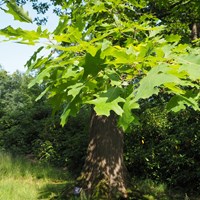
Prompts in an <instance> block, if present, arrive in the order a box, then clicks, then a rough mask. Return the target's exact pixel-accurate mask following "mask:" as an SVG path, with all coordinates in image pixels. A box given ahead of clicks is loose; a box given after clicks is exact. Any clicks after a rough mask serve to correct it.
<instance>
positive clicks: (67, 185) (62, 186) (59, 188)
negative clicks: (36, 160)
mask: <svg viewBox="0 0 200 200" xmlns="http://www.w3.org/2000/svg"><path fill="white" fill-rule="evenodd" d="M74 184H75V183H74V181H71V182H70V181H69V182H64V183H50V184H46V185H45V186H44V187H42V188H41V189H40V191H39V196H38V199H42V200H44V199H48V200H66V199H68V200H70V199H71V200H72V199H76V198H75V196H74V194H73V189H74Z"/></svg>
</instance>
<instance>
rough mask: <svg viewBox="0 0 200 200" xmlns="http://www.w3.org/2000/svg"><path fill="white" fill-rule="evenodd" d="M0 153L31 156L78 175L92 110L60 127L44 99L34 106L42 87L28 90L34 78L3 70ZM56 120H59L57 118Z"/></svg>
mask: <svg viewBox="0 0 200 200" xmlns="http://www.w3.org/2000/svg"><path fill="white" fill-rule="evenodd" d="M0 75H1V79H0V80H1V81H2V84H1V88H0V91H1V98H0V104H1V110H0V149H5V150H6V151H9V152H11V153H12V154H15V155H18V154H23V155H27V154H31V155H33V156H35V157H36V158H38V159H39V160H40V161H41V162H42V163H48V164H53V165H56V166H62V167H67V168H68V169H71V170H73V171H74V172H76V173H78V172H79V171H80V169H81V168H82V166H83V162H84V157H85V152H86V145H87V138H88V137H87V129H88V124H89V123H88V120H89V114H90V110H89V109H88V108H84V109H83V110H82V111H81V112H80V114H79V115H78V116H77V118H76V119H74V118H71V119H70V120H69V123H68V126H66V127H65V128H62V127H60V125H59V119H58V117H57V115H56V116H55V117H54V118H53V117H52V116H51V112H52V111H51V109H50V107H49V105H48V102H47V100H46V98H45V97H43V98H42V99H41V100H40V101H37V102H35V97H36V96H37V95H39V94H40V92H41V89H42V86H40V87H36V86H35V87H33V88H31V89H28V87H27V85H28V83H29V82H30V80H32V79H33V78H32V77H30V76H27V75H26V74H20V73H19V72H16V73H14V74H12V75H9V74H7V73H6V71H4V70H1V71H0ZM56 117H57V118H56Z"/></svg>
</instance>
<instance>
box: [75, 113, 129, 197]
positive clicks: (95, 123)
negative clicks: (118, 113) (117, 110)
mask: <svg viewBox="0 0 200 200" xmlns="http://www.w3.org/2000/svg"><path fill="white" fill-rule="evenodd" d="M126 172H127V171H126V167H125V165H124V161H123V132H122V131H121V130H120V129H119V128H118V127H117V122H116V117H115V114H114V113H111V115H110V116H109V117H105V116H97V115H96V114H95V112H93V113H92V117H91V125H90V142H89V145H88V150H87V157H86V161H85V165H84V169H83V172H82V174H81V176H80V177H79V185H80V187H81V188H82V189H83V191H84V192H85V194H86V196H88V197H91V198H92V199H115V198H117V199H118V198H119V197H124V198H126V197H127V190H126Z"/></svg>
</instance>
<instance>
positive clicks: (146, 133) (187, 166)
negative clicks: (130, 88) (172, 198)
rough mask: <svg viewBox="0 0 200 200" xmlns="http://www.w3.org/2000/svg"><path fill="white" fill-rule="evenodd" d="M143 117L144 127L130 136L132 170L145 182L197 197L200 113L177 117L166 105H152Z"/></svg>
mask: <svg viewBox="0 0 200 200" xmlns="http://www.w3.org/2000/svg"><path fill="white" fill-rule="evenodd" d="M154 101H155V102H157V103H158V101H156V100H154ZM147 105H148V103H147ZM147 105H146V106H147ZM139 115H140V119H141V121H140V122H141V124H140V125H139V126H137V127H135V126H133V127H132V129H131V130H129V131H130V132H129V133H128V134H127V135H126V140H125V160H126V165H127V167H128V170H129V171H130V172H131V173H132V174H133V175H134V176H137V177H138V176H139V177H140V178H141V179H143V178H144V179H146V178H147V179H152V180H155V181H158V182H165V183H167V185H168V187H169V188H172V189H173V188H176V187H179V188H182V189H183V190H184V191H185V192H189V193H196V192H197V191H198V190H199V186H200V185H199V182H198V181H197V180H198V179H199V173H198V171H199V168H200V165H199V162H198V158H197V157H198V154H199V153H198V152H199V151H200V149H199V137H200V135H199V134H200V132H199V130H200V129H199V128H200V123H199V117H200V116H199V112H196V111H194V110H192V109H191V108H188V109H186V110H185V111H181V112H180V113H179V114H178V115H177V114H176V115H175V114H173V113H168V112H166V109H165V108H164V107H163V105H161V106H158V105H157V106H153V107H152V104H149V105H148V106H147V107H146V108H145V109H144V110H143V111H142V112H141V113H140V114H139ZM138 133H140V134H138Z"/></svg>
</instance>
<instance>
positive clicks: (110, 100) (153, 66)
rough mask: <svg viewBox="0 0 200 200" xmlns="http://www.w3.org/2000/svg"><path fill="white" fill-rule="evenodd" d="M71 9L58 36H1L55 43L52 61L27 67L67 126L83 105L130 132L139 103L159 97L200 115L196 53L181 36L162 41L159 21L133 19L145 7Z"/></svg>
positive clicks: (11, 32)
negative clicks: (112, 117)
mask: <svg viewBox="0 0 200 200" xmlns="http://www.w3.org/2000/svg"><path fill="white" fill-rule="evenodd" d="M67 6H68V8H70V10H71V13H70V14H69V15H66V16H65V17H61V18H60V22H59V25H58V26H57V28H56V29H55V30H54V32H53V33H48V32H47V31H45V32H43V31H42V30H41V29H38V30H37V32H34V31H32V33H31V35H32V36H33V37H31V35H29V34H30V33H29V32H27V31H24V30H23V32H24V33H26V32H27V33H28V34H27V35H26V34H20V35H19V34H17V32H18V30H15V29H13V28H11V27H7V28H5V29H3V30H1V34H3V35H5V36H7V37H10V38H12V37H13V36H12V35H15V37H14V38H18V39H19V40H21V42H22V43H23V42H26V43H30V44H33V43H34V42H37V40H39V39H40V36H39V35H41V34H42V37H44V38H46V39H48V40H50V43H49V44H48V45H47V48H49V49H52V51H51V53H50V54H49V56H47V57H44V58H38V59H36V56H37V54H34V56H33V57H32V58H31V59H30V60H29V61H28V62H27V66H28V67H29V69H30V70H33V69H34V70H35V69H37V70H38V71H39V74H38V76H37V77H36V78H35V80H33V81H32V83H31V84H30V86H32V85H34V84H36V83H41V82H44V84H45V87H46V89H45V91H44V92H43V93H42V94H45V93H47V92H48V94H49V98H51V99H52V102H53V105H56V106H54V107H55V110H57V109H60V107H62V108H63V113H62V115H61V124H62V125H64V124H65V123H66V121H67V118H68V117H69V116H70V115H71V116H75V115H76V113H77V112H78V110H79V109H80V108H81V107H82V105H84V104H92V105H94V110H95V111H96V113H97V114H99V115H106V116H108V115H109V113H110V111H111V110H113V111H114V112H115V113H116V114H117V115H119V116H120V120H119V122H120V125H121V126H122V127H123V129H126V128H127V127H128V125H129V124H130V123H131V122H132V121H134V120H135V117H134V116H131V110H134V109H138V107H139V104H138V101H139V100H140V99H147V98H149V97H151V96H152V95H154V94H158V93H160V92H164V93H168V94H171V95H175V96H174V99H173V101H170V106H169V107H168V108H169V109H174V107H176V108H175V109H176V110H180V109H183V108H184V106H183V104H184V105H185V104H186V105H188V106H192V107H193V108H194V109H195V110H198V109H199V107H198V104H197V103H196V101H197V100H198V99H199V93H198V89H199V84H195V81H198V78H199V76H198V75H196V76H195V75H194V74H199V70H198V69H199V65H198V60H199V57H198V50H193V49H191V48H190V47H189V46H188V45H182V44H179V41H180V37H177V36H176V35H171V36H168V37H165V36H163V35H162V34H161V31H162V30H163V28H164V27H158V26H156V23H157V19H156V18H154V17H153V16H149V15H148V17H150V20H148V19H147V18H145V17H144V16H142V17H140V16H139V15H138V16H135V14H136V13H135V12H134V11H133V8H136V9H137V8H138V7H142V6H145V5H142V4H133V3H130V2H129V1H122V2H118V3H114V2H113V1H107V2H101V1H99V2H98V3H95V2H93V1H86V2H85V3H84V4H83V3H80V4H76V2H75V4H70V3H69V5H67ZM65 8H66V7H65ZM110 11H112V12H110ZM85 13H87V14H85ZM122 13H123V14H122ZM133 17H134V18H136V19H137V20H135V21H134V20H133ZM146 17H147V15H146ZM150 22H151V23H150ZM50 38H53V39H50ZM63 44H65V45H63ZM58 51H59V54H57V52H58ZM54 52H55V53H54ZM35 59H36V60H35ZM190 69H192V70H190ZM155 77H156V78H155ZM183 86H184V87H183ZM189 88H190V91H191V92H190V93H188V92H187V90H188V89H189ZM191 88H193V90H191ZM180 105H181V106H180ZM130 116H131V117H130Z"/></svg>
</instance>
